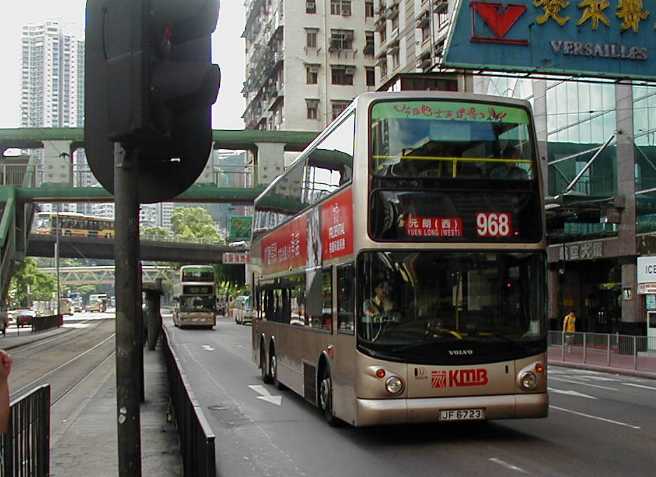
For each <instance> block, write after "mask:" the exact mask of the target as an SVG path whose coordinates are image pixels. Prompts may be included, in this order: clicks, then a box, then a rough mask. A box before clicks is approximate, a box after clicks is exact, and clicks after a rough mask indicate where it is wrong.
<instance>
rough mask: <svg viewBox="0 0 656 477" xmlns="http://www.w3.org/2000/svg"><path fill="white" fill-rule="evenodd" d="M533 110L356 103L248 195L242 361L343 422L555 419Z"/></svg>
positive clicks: (407, 96) (460, 103) (475, 100)
mask: <svg viewBox="0 0 656 477" xmlns="http://www.w3.org/2000/svg"><path fill="white" fill-rule="evenodd" d="M537 157H538V153H537V146H536V140H535V133H534V127H533V122H532V114H531V109H530V105H529V104H528V103H527V102H525V101H520V100H514V99H504V98H499V97H491V96H479V95H472V94H464V93H442V92H425V93H424V92H405V93H366V94H363V95H361V96H359V97H358V98H356V100H355V101H354V102H353V103H352V104H351V105H350V106H349V107H348V108H347V109H346V110H345V111H344V112H343V113H342V114H341V115H340V116H339V118H337V119H336V120H335V121H334V122H333V123H332V124H331V125H330V126H329V127H328V128H327V129H326V130H325V131H324V132H323V133H322V134H320V135H319V136H318V137H317V139H316V140H315V141H314V142H313V143H312V144H310V145H309V146H308V148H307V149H306V150H305V151H304V152H303V153H302V154H301V155H300V156H299V157H298V158H297V160H296V161H295V162H294V163H293V164H292V165H291V166H290V167H289V169H288V170H287V171H286V172H285V173H284V174H283V175H282V176H280V177H278V178H277V179H276V180H275V181H274V182H273V183H272V184H271V185H270V186H269V187H267V189H266V190H265V191H264V192H263V193H262V194H261V195H260V196H259V197H258V198H257V200H256V202H255V220H254V228H253V238H252V245H251V252H250V257H251V268H252V272H253V275H252V279H253V283H254V290H253V291H254V295H253V296H254V297H255V306H256V309H257V312H256V319H255V320H254V323H253V328H252V346H253V359H254V361H255V363H256V364H257V365H258V366H259V368H260V370H261V374H262V378H263V379H264V380H265V381H267V382H274V383H275V384H277V385H284V386H286V387H288V388H290V389H291V390H293V391H294V392H296V393H298V394H300V395H301V396H304V397H305V399H307V400H308V401H310V402H311V403H314V404H316V405H317V406H318V407H319V408H320V409H321V411H322V413H323V414H324V416H325V417H326V420H327V421H328V422H329V423H336V422H339V421H340V420H341V421H345V422H347V423H349V424H352V425H354V426H369V425H378V424H392V423H416V422H440V421H461V420H482V419H502V418H535V417H544V416H546V415H547V413H548V396H547V377H546V367H547V366H546V365H547V363H546V320H545V314H546V313H545V311H546V284H545V273H546V255H545V234H544V223H545V222H544V210H543V209H544V206H543V196H542V184H541V179H540V170H539V166H538V161H537Z"/></svg>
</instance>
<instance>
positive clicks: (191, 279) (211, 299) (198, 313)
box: [173, 265, 216, 328]
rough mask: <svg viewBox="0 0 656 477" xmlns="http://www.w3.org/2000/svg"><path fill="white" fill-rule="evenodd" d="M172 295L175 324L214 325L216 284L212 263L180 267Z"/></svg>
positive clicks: (208, 326) (209, 326)
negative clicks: (178, 277)
mask: <svg viewBox="0 0 656 477" xmlns="http://www.w3.org/2000/svg"><path fill="white" fill-rule="evenodd" d="M174 297H175V298H174V299H175V306H174V308H173V323H174V325H175V326H180V327H185V326H199V327H206V328H213V327H214V326H216V284H215V280H214V267H213V266H212V265H184V266H182V267H180V281H179V283H177V284H176V290H175V291H174Z"/></svg>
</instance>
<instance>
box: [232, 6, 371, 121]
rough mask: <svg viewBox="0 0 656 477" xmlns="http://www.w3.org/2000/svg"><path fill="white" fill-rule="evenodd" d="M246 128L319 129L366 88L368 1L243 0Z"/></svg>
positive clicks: (368, 74) (368, 80) (368, 84)
mask: <svg viewBox="0 0 656 477" xmlns="http://www.w3.org/2000/svg"><path fill="white" fill-rule="evenodd" d="M243 36H244V37H245V39H246V81H245V82H244V88H243V90H242V93H243V94H244V97H245V98H246V109H245V111H244V114H243V116H242V117H243V119H244V123H245V125H246V127H247V128H253V129H270V130H278V129H284V130H316V131H318V130H321V129H323V128H324V127H325V126H326V125H328V124H329V123H330V122H331V121H332V120H333V119H334V118H335V117H337V116H338V115H339V113H341V112H342V111H343V110H344V108H346V106H347V105H348V104H349V103H350V102H351V100H352V99H353V98H354V97H355V96H357V95H358V94H360V93H362V92H364V91H369V90H373V89H374V86H375V75H374V1H373V0H371V1H364V2H362V1H352V0H299V1H290V0H287V1H284V0H246V27H245V29H244V33H243Z"/></svg>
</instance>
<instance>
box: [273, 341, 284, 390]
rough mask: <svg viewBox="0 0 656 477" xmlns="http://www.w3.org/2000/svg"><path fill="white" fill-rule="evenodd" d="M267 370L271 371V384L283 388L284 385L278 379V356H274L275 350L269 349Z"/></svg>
mask: <svg viewBox="0 0 656 477" xmlns="http://www.w3.org/2000/svg"><path fill="white" fill-rule="evenodd" d="M269 372H270V373H271V382H272V383H273V385H274V386H275V387H276V388H278V389H280V390H283V389H285V385H284V384H282V383H281V382H280V381H278V357H277V356H276V352H275V350H272V351H271V356H270V357H269Z"/></svg>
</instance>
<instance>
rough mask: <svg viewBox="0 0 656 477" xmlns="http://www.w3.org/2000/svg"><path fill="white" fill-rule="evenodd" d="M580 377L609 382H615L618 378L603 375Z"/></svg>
mask: <svg viewBox="0 0 656 477" xmlns="http://www.w3.org/2000/svg"><path fill="white" fill-rule="evenodd" d="M580 378H581V379H592V380H593V381H606V382H609V383H617V382H619V380H618V379H617V378H607V377H605V376H581V377H580Z"/></svg>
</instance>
